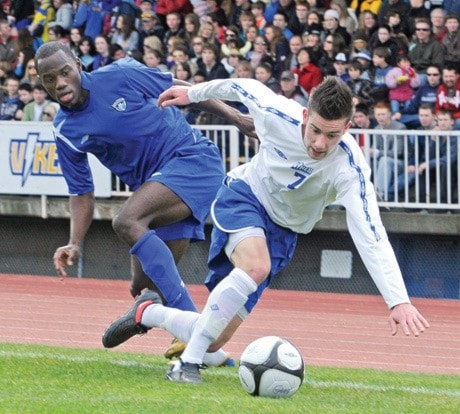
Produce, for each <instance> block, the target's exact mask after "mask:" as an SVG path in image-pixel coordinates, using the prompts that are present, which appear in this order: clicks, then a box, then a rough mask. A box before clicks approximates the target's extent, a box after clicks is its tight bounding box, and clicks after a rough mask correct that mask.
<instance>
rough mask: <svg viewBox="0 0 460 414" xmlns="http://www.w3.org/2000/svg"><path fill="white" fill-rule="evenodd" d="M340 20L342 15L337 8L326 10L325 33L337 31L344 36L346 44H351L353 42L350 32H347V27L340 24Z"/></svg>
mask: <svg viewBox="0 0 460 414" xmlns="http://www.w3.org/2000/svg"><path fill="white" fill-rule="evenodd" d="M339 21H340V16H339V13H337V11H336V10H333V9H328V10H326V12H325V13H324V29H325V34H326V35H328V34H332V33H336V34H338V35H340V36H342V37H343V40H344V41H345V44H346V45H347V46H349V45H350V42H351V35H350V33H348V32H347V29H345V28H344V27H342V26H340V24H339Z"/></svg>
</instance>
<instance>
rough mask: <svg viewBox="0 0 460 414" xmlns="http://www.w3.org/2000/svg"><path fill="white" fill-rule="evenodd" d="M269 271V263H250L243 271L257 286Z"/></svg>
mask: <svg viewBox="0 0 460 414" xmlns="http://www.w3.org/2000/svg"><path fill="white" fill-rule="evenodd" d="M270 270H271V266H270V263H269V262H264V261H260V262H255V263H252V264H251V266H250V267H249V268H248V269H247V270H245V271H246V273H247V274H248V275H249V276H251V279H252V280H254V282H256V283H257V285H260V284H261V283H262V282H263V281H264V280H265V279H266V278H267V276H268V275H269V274H270Z"/></svg>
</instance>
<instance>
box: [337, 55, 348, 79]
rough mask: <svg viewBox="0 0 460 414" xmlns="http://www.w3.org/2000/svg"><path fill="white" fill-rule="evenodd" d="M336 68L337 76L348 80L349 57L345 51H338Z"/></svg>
mask: <svg viewBox="0 0 460 414" xmlns="http://www.w3.org/2000/svg"><path fill="white" fill-rule="evenodd" d="M334 69H335V76H337V77H339V78H340V79H342V80H343V81H344V82H347V81H348V79H350V75H349V74H348V59H347V56H346V55H345V53H342V52H340V53H337V55H336V57H335V59H334Z"/></svg>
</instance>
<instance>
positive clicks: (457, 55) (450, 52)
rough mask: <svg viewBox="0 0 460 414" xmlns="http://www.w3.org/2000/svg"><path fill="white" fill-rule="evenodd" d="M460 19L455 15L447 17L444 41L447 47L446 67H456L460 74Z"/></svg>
mask: <svg viewBox="0 0 460 414" xmlns="http://www.w3.org/2000/svg"><path fill="white" fill-rule="evenodd" d="M459 22H460V17H459V16H458V15H456V14H454V13H450V14H448V15H447V16H446V28H447V34H446V35H445V36H444V38H443V39H442V45H443V46H444V47H445V50H446V56H445V59H444V60H445V64H446V66H454V67H456V68H457V72H460V30H459Z"/></svg>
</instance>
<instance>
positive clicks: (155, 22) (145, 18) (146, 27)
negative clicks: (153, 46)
mask: <svg viewBox="0 0 460 414" xmlns="http://www.w3.org/2000/svg"><path fill="white" fill-rule="evenodd" d="M164 34H165V28H164V27H163V26H162V25H161V23H160V20H159V19H158V16H157V15H156V14H155V13H154V12H152V11H146V12H143V13H142V14H141V29H140V30H139V44H138V47H137V48H138V50H141V51H142V50H143V45H144V39H145V38H147V37H149V36H156V37H158V38H159V39H162V38H163V36H164ZM160 52H164V47H162V49H160Z"/></svg>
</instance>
